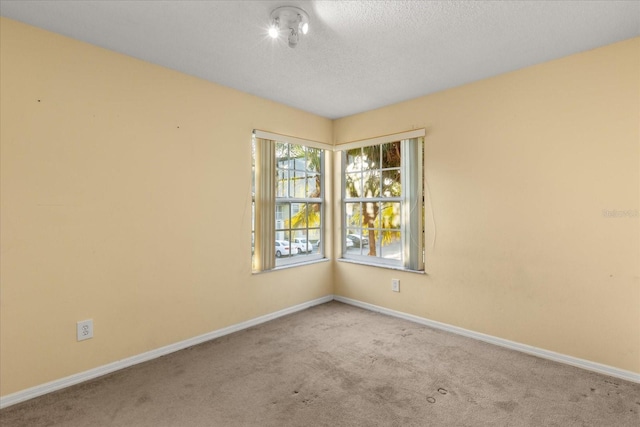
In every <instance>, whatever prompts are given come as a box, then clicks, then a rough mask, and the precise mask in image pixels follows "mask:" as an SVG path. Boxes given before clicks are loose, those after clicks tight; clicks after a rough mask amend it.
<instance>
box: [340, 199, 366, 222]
mask: <svg viewBox="0 0 640 427" xmlns="http://www.w3.org/2000/svg"><path fill="white" fill-rule="evenodd" d="M363 220H364V217H363V216H362V204H361V203H345V226H346V227H362V226H363V225H364V222H363Z"/></svg>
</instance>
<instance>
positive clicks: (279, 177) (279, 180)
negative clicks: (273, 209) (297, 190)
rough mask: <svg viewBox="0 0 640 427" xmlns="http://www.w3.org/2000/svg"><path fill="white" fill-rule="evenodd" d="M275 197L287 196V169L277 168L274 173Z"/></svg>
mask: <svg viewBox="0 0 640 427" xmlns="http://www.w3.org/2000/svg"><path fill="white" fill-rule="evenodd" d="M276 197H289V171H287V170H282V169H278V171H277V173H276Z"/></svg>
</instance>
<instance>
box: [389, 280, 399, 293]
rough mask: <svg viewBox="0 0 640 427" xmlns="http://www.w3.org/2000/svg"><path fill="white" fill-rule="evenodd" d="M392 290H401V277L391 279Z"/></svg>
mask: <svg viewBox="0 0 640 427" xmlns="http://www.w3.org/2000/svg"><path fill="white" fill-rule="evenodd" d="M391 290H392V291H393V292H400V279H391Z"/></svg>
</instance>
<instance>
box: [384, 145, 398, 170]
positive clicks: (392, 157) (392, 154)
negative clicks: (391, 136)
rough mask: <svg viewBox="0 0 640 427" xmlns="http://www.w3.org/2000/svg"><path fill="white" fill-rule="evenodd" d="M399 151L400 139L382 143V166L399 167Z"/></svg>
mask: <svg viewBox="0 0 640 427" xmlns="http://www.w3.org/2000/svg"><path fill="white" fill-rule="evenodd" d="M400 152H401V151H400V141H396V142H390V143H388V144H382V168H383V169H386V168H399V167H400Z"/></svg>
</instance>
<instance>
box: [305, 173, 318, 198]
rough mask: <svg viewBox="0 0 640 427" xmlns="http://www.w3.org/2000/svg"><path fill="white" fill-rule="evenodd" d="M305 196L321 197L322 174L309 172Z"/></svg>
mask: <svg viewBox="0 0 640 427" xmlns="http://www.w3.org/2000/svg"><path fill="white" fill-rule="evenodd" d="M305 179H306V190H307V191H306V194H305V197H320V194H321V193H320V174H317V173H308V174H307V175H306V178H305Z"/></svg>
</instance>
